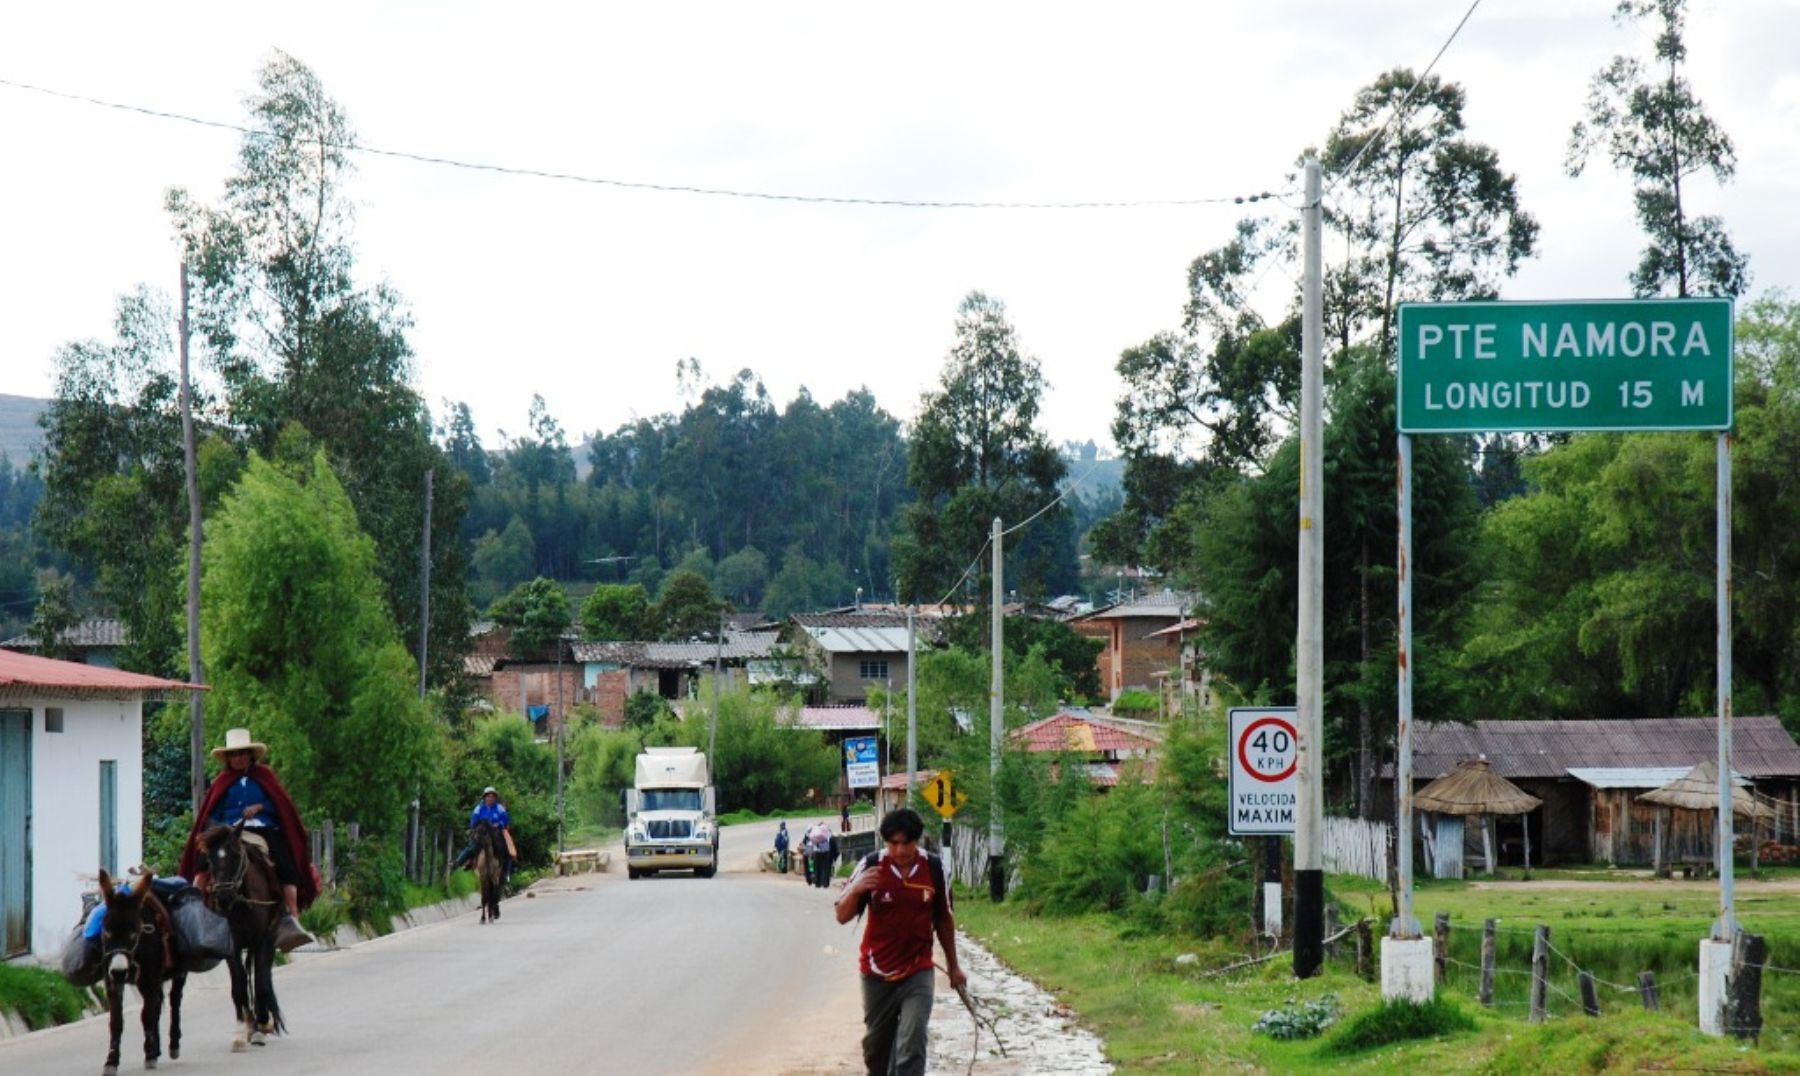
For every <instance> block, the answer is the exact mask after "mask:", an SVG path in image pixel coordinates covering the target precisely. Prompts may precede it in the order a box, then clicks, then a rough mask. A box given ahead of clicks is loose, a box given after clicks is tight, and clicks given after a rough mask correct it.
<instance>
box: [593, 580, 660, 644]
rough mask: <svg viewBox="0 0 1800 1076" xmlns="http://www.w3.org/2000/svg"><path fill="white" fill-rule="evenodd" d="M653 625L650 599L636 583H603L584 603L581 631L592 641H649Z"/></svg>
mask: <svg viewBox="0 0 1800 1076" xmlns="http://www.w3.org/2000/svg"><path fill="white" fill-rule="evenodd" d="M650 625H651V617H650V595H649V594H647V593H645V591H644V588H643V587H642V586H640V585H638V584H636V583H602V584H600V585H599V586H597V587H595V588H594V589H593V592H592V593H590V594H589V595H588V596H587V598H586V600H584V601H583V602H582V603H581V629H582V631H583V632H584V633H585V634H586V635H587V637H588V638H589V639H598V640H602V641H607V642H620V641H624V640H631V639H648V638H649V637H650V634H651V632H650Z"/></svg>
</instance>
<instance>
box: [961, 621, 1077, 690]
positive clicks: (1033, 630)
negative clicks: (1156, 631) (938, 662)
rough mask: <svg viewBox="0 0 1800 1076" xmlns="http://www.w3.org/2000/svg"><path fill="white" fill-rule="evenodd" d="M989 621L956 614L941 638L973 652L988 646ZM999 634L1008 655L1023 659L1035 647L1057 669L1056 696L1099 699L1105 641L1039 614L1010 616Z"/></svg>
mask: <svg viewBox="0 0 1800 1076" xmlns="http://www.w3.org/2000/svg"><path fill="white" fill-rule="evenodd" d="M988 631H989V626H988V622H987V620H986V619H985V618H983V617H980V616H959V617H953V618H951V619H950V620H948V621H946V622H945V623H944V625H943V628H942V636H943V641H944V642H946V643H948V644H949V645H951V646H956V647H961V648H962V649H964V650H968V651H976V650H980V649H983V648H985V647H986V646H987V635H988ZM1001 636H1002V638H1003V640H1004V642H1005V644H1006V652H1007V654H1008V655H1009V656H1012V657H1016V658H1023V657H1025V656H1026V655H1027V654H1029V653H1030V652H1031V651H1032V650H1033V649H1034V648H1035V649H1037V650H1038V651H1040V652H1041V654H1042V655H1043V659H1044V661H1046V662H1048V663H1049V665H1050V666H1051V667H1053V668H1054V669H1055V671H1056V688H1055V693H1056V695H1057V697H1058V698H1059V699H1063V700H1069V701H1073V700H1074V699H1076V698H1081V699H1098V698H1100V697H1101V694H1100V668H1099V665H1098V664H1096V663H1097V662H1098V660H1099V658H1100V651H1101V650H1102V649H1104V644H1102V643H1101V642H1100V640H1098V639H1090V638H1088V637H1087V636H1085V635H1082V634H1080V633H1079V632H1077V631H1076V630H1075V629H1074V628H1071V627H1069V625H1067V624H1065V623H1063V622H1062V621H1060V620H1046V619H1043V618H1040V617H1026V616H1009V617H1007V618H1006V620H1005V623H1004V624H1003V625H1002V630H1001Z"/></svg>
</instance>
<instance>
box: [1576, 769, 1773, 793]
mask: <svg viewBox="0 0 1800 1076" xmlns="http://www.w3.org/2000/svg"><path fill="white" fill-rule="evenodd" d="M1691 769H1693V767H1692V766H1620V767H1606V766H1572V767H1570V768H1569V776H1570V777H1573V778H1575V779H1576V780H1577V781H1581V782H1584V783H1586V784H1590V785H1593V786H1594V787H1595V788H1661V787H1662V786H1664V785H1666V784H1668V783H1669V782H1671V781H1678V780H1680V779H1681V778H1683V777H1685V776H1687V773H1688V771H1689V770H1691ZM1731 776H1732V779H1733V780H1735V781H1737V782H1738V783H1739V784H1749V783H1750V779H1749V778H1748V777H1745V776H1744V775H1743V774H1742V773H1738V772H1736V771H1733V772H1732V775H1731Z"/></svg>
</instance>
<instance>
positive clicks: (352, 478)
mask: <svg viewBox="0 0 1800 1076" xmlns="http://www.w3.org/2000/svg"><path fill="white" fill-rule="evenodd" d="M246 106H247V108H248V110H249V113H250V116H249V121H248V123H247V124H246V130H245V134H244V138H243V140H242V142H241V143H240V144H239V149H238V157H237V168H236V171H235V172H234V173H233V174H232V175H230V176H229V177H227V179H226V180H225V184H224V190H223V193H222V195H221V197H220V199H219V201H218V202H217V203H216V204H211V205H209V204H206V203H204V202H203V201H201V200H200V199H198V198H196V197H195V196H194V195H193V194H192V193H190V192H189V191H187V190H183V189H180V188H176V189H172V190H170V191H169V192H168V195H167V198H166V205H167V208H168V210H169V213H170V215H171V216H172V217H173V219H174V222H175V226H176V230H177V233H178V235H179V236H180V239H181V242H182V244H183V247H184V249H185V252H186V255H187V259H188V264H189V266H190V271H191V275H192V277H193V278H194V281H195V284H196V285H197V286H196V288H195V289H194V295H193V297H192V301H191V306H192V315H191V316H192V321H193V323H194V325H195V326H196V331H197V337H198V339H197V341H196V344H197V350H198V351H199V353H200V354H199V362H200V364H201V366H202V368H205V367H208V366H210V368H211V369H212V371H213V372H214V373H215V374H216V376H217V380H218V382H219V385H220V398H219V400H218V406H217V409H216V412H215V413H214V414H213V415H212V416H211V417H212V418H213V419H214V421H216V422H217V423H219V424H220V425H221V426H223V427H224V428H226V429H228V430H230V431H231V433H232V437H233V439H234V440H235V441H237V442H238V443H239V444H240V445H241V446H243V447H247V448H250V449H253V450H255V451H258V452H260V453H262V454H263V456H264V457H265V458H269V459H274V458H276V456H277V441H278V440H279V439H280V437H281V436H282V432H283V430H284V429H286V428H287V427H288V426H289V424H291V423H298V424H299V425H300V426H302V427H304V428H305V429H306V430H307V431H308V432H309V434H310V435H311V436H312V437H313V438H315V439H316V441H317V443H318V444H320V445H321V446H323V447H324V449H325V451H326V453H327V455H328V456H329V457H330V459H331V461H332V466H333V468H334V470H335V471H336V473H337V474H338V476H339V478H340V480H341V482H342V483H343V487H344V490H345V492H346V494H347V495H348V496H349V497H350V502H351V504H353V505H354V506H355V508H356V513H357V517H358V519H359V520H360V521H361V525H362V527H363V529H364V530H365V531H366V532H367V533H368V534H369V536H370V537H371V539H373V540H374V542H375V545H376V548H377V550H379V555H378V557H377V559H376V572H377V577H378V578H379V580H380V583H381V586H380V588H379V591H378V593H379V594H380V595H381V597H382V599H383V601H384V602H385V603H386V605H387V608H388V613H389V616H390V617H392V619H393V620H394V622H395V623H396V624H397V625H398V626H399V629H400V633H401V638H402V639H404V640H406V641H407V642H408V643H409V644H410V645H416V641H417V640H418V638H419V624H418V617H419V614H420V605H421V602H420V594H419V586H420V572H419V559H420V542H421V540H422V532H423V525H424V518H425V517H424V512H425V475H426V473H427V472H428V471H429V472H432V473H433V474H434V480H433V486H432V507H431V523H432V534H431V543H430V546H431V565H430V569H431V570H430V573H429V578H430V586H431V594H430V603H429V604H430V615H431V621H432V622H431V624H430V631H429V633H428V635H429V639H430V643H429V645H430V647H431V653H430V654H429V655H428V664H429V667H430V669H431V674H432V678H433V679H434V680H435V681H437V682H448V681H450V680H451V679H453V678H454V677H456V676H458V675H460V673H461V654H462V650H463V649H464V648H465V646H466V640H467V638H468V622H469V618H470V616H471V613H472V610H471V607H470V604H469V601H468V599H467V597H466V595H465V593H464V586H465V577H466V571H465V565H464V559H463V558H464V556H465V548H464V545H463V543H462V542H460V541H458V540H457V538H458V535H459V532H460V529H461V522H462V516H463V513H464V511H465V510H466V504H467V498H468V488H469V479H468V478H467V477H465V475H464V473H463V472H462V471H461V470H459V469H457V468H456V467H455V466H453V465H452V464H451V463H450V461H449V460H448V459H447V458H446V457H445V456H444V454H443V453H442V452H441V451H440V450H439V449H438V448H437V447H436V446H435V445H434V444H433V442H432V438H431V433H432V423H431V417H430V415H429V413H428V411H427V409H426V407H425V405H424V402H423V401H422V400H421V399H420V397H419V395H418V393H417V392H416V391H415V390H414V389H413V388H412V386H411V384H410V381H409V379H410V377H411V374H412V349H411V346H410V345H409V344H408V343H407V340H406V331H407V329H408V328H409V327H410V319H409V317H408V315H407V313H406V311H405V309H404V307H403V305H402V303H401V300H400V298H399V296H398V295H396V294H395V293H394V292H393V291H392V290H391V289H389V288H387V287H385V286H375V287H366V286H361V285H359V284H358V283H357V282H356V279H355V278H356V251H355V247H354V244H353V241H352V230H353V228H352V226H353V216H354V215H353V212H352V202H351V197H350V195H349V193H348V191H347V188H346V181H347V179H348V177H349V174H350V170H351V166H350V154H351V152H352V150H353V149H354V147H355V146H356V136H355V132H354V130H353V129H352V128H351V125H350V122H349V119H348V117H347V116H346V115H345V113H344V111H343V109H342V108H341V107H340V106H339V105H338V104H337V102H336V101H334V100H333V99H332V98H331V97H330V96H329V95H328V94H327V93H326V91H325V88H324V86H323V85H322V84H321V83H320V82H319V80H318V78H317V77H316V76H315V75H314V74H313V72H312V71H311V70H310V69H308V68H307V67H306V65H304V64H302V63H301V62H300V61H298V60H296V59H294V58H293V57H292V56H289V55H287V54H285V53H281V52H276V53H275V54H274V55H273V57H272V58H271V59H270V60H269V61H268V62H267V63H266V64H264V65H263V67H262V68H261V69H260V70H259V71H258V72H257V90H256V92H255V93H253V94H252V95H251V97H250V98H249V99H248V101H247V102H246ZM169 444H170V445H171V446H172V448H171V451H172V453H173V455H174V458H175V460H176V461H177V467H176V470H175V473H176V475H177V476H179V474H180V471H179V461H180V453H181V450H180V445H181V439H180V437H179V436H175V437H173V438H172V439H171V440H170V442H169ZM182 520H183V523H184V524H185V514H183V516H182ZM133 522H134V523H136V522H137V521H133ZM176 533H177V534H179V533H180V531H177V532H176Z"/></svg>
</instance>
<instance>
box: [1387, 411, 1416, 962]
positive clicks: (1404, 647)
mask: <svg viewBox="0 0 1800 1076" xmlns="http://www.w3.org/2000/svg"><path fill="white" fill-rule="evenodd" d="M1412 458H1413V446H1412V437H1411V436H1409V435H1407V434H1404V433H1403V434H1401V435H1400V460H1399V469H1400V481H1399V483H1398V484H1399V487H1400V505H1399V512H1398V515H1399V528H1398V529H1399V532H1400V550H1399V561H1400V571H1399V578H1398V579H1397V580H1396V582H1397V583H1398V585H1399V591H1400V612H1399V626H1400V650H1399V666H1400V669H1399V672H1400V683H1399V696H1400V697H1399V703H1400V723H1399V728H1398V730H1397V732H1396V736H1395V745H1394V833H1395V834H1396V835H1397V837H1398V843H1397V844H1396V845H1395V847H1394V853H1395V859H1396V860H1397V861H1398V862H1397V864H1396V866H1397V868H1398V874H1399V881H1398V884H1397V885H1396V887H1395V894H1396V903H1395V905H1394V921H1393V923H1392V924H1391V925H1390V927H1389V929H1388V933H1389V935H1390V936H1392V937H1395V938H1417V937H1419V936H1420V930H1419V920H1418V919H1417V917H1415V916H1414V915H1413V750H1412V734H1413V705H1412V704H1413V671H1412V656H1413V645H1412V643H1413V607H1412V606H1413V602H1412V584H1413V541H1412V539H1413V535H1412V485H1413V471H1412Z"/></svg>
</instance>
